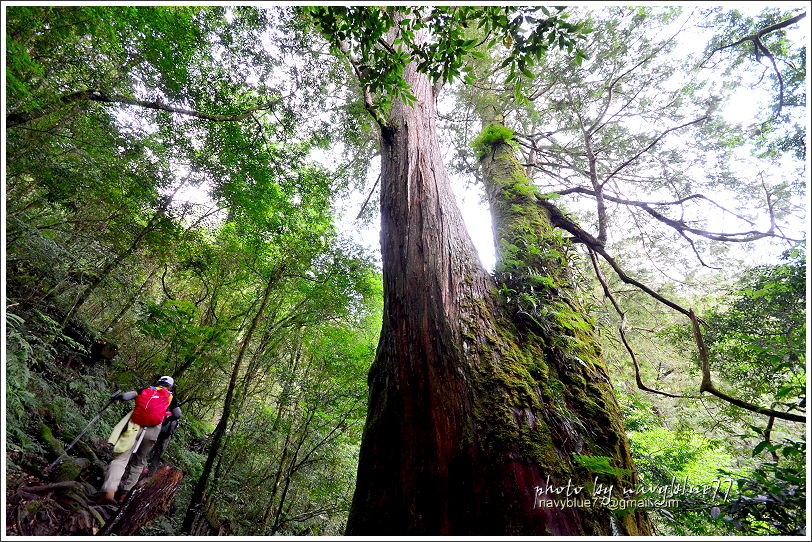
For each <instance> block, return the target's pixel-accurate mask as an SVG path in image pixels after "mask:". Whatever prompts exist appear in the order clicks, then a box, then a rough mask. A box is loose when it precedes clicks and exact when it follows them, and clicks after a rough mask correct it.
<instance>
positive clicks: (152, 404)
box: [130, 387, 172, 427]
mask: <svg viewBox="0 0 812 542" xmlns="http://www.w3.org/2000/svg"><path fill="white" fill-rule="evenodd" d="M170 401H172V392H171V391H169V390H168V389H166V388H152V387H150V388H145V389H144V390H142V391H141V393H139V394H138V397H136V398H135V410H134V411H133V415H132V418H130V420H131V421H132V422H133V423H137V424H138V425H145V426H148V427H149V426H152V425H158V424H160V423H161V422H163V421H164V418H165V417H166V410H167V409H168V408H169V403H170Z"/></svg>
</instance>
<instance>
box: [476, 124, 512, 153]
mask: <svg viewBox="0 0 812 542" xmlns="http://www.w3.org/2000/svg"><path fill="white" fill-rule="evenodd" d="M514 142H515V140H514V138H513V130H511V129H510V128H506V127H504V126H502V125H501V124H489V125H487V126H485V127H484V128H483V129H482V132H480V134H479V135H478V136H477V137H475V138H474V140H473V141H472V142H471V148H473V149H474V153H475V154H476V157H477V158H482V157H483V156H485V155H486V154H488V153H489V152H490V151H491V150H492V149H493V147H494V146H496V145H498V144H500V143H514Z"/></svg>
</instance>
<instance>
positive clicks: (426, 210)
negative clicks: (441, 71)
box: [347, 65, 650, 535]
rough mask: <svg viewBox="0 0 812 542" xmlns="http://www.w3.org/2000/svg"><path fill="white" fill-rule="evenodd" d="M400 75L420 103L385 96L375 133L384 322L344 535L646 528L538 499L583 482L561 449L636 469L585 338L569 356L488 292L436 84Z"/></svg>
mask: <svg viewBox="0 0 812 542" xmlns="http://www.w3.org/2000/svg"><path fill="white" fill-rule="evenodd" d="M406 79H407V82H408V83H409V84H410V85H411V91H412V93H413V94H414V95H415V96H416V97H417V99H418V102H417V103H416V105H415V106H414V107H409V106H405V105H403V104H402V103H398V102H396V103H395V105H394V106H393V109H392V112H391V123H390V127H388V128H384V129H383V130H382V137H381V147H382V149H381V151H382V152H381V156H382V158H381V160H382V166H381V170H382V171H381V182H382V184H381V214H382V217H381V221H382V228H381V230H382V231H381V245H382V256H383V273H384V321H383V329H382V332H381V339H380V343H379V346H378V352H377V356H376V359H375V362H374V364H373V366H372V369H371V371H370V374H369V385H370V400H369V411H368V415H367V421H366V427H365V430H364V436H363V441H362V445H361V453H360V463H359V467H358V478H357V485H356V491H355V495H354V497H353V502H352V507H351V510H350V515H349V520H348V525H347V534H351V535H437V534H448V535H520V534H521V535H544V534H549V535H579V534H590V535H608V534H613V532H620V533H628V534H635V535H636V534H649V530H650V527H649V524H648V522H647V520H646V519H645V517H644V516H643V515H642V514H627V515H625V516H623V517H622V518H618V519H617V520H614V519H610V518H611V517H612V514H611V513H610V512H609V511H608V510H605V509H586V508H575V507H573V508H563V509H555V508H547V507H542V506H539V504H540V503H539V499H537V495H536V489H535V488H536V487H537V486H541V487H544V486H546V485H547V484H548V480H549V484H550V485H556V486H566V485H567V482H568V481H569V480H571V484H572V486H591V484H592V479H593V478H594V477H595V474H594V473H593V472H591V471H589V470H588V469H587V468H585V467H582V466H580V465H579V464H577V463H576V462H575V461H574V460H573V453H578V454H581V455H592V456H608V457H610V458H612V460H613V463H612V465H613V466H615V467H620V468H626V469H631V468H632V467H631V459H630V456H629V450H628V444H627V441H626V437H625V434H624V432H623V427H622V424H621V422H620V418H619V411H618V407H617V404H616V402H615V399H614V395H613V392H612V389H611V385H610V384H609V381H608V379H607V378H606V375H605V373H604V371H603V369H602V368H601V367H600V360H599V354H598V352H597V349H596V348H594V344H589V345H588V348H586V350H587V351H588V352H589V354H590V357H589V358H588V359H586V360H579V361H574V357H572V356H570V357H568V356H567V355H566V354H567V351H566V348H564V347H561V348H557V347H556V346H555V345H556V344H558V343H561V342H562V341H557V340H556V339H557V337H545V336H543V335H540V334H539V333H538V331H537V330H533V329H530V328H529V327H528V326H527V325H525V323H524V322H521V321H519V319H518V318H517V317H516V316H515V315H514V312H512V311H511V309H510V308H509V307H507V306H505V303H504V302H503V300H502V299H501V298H499V297H498V294H497V293H496V290H497V284H496V282H495V281H494V280H493V278H492V277H491V276H490V275H489V274H488V273H487V272H486V271H485V270H484V269H483V268H482V266H481V264H480V263H479V260H478V258H477V254H476V251H475V249H474V247H473V244H472V243H471V241H470V239H469V237H468V234H467V232H466V230H465V227H464V224H463V220H462V217H461V215H460V213H459V210H458V209H457V206H456V204H455V201H454V197H453V194H452V192H451V187H450V184H449V181H448V177H447V174H446V170H445V168H444V165H443V162H442V159H441V153H440V148H439V145H438V141H437V137H436V127H435V115H436V113H435V107H434V96H433V91H432V86H431V84H430V82H429V81H428V80H427V79H426V77H425V76H423V75H421V74H418V73H416V72H415V70H414V66H413V65H411V66H408V67H407V69H406ZM497 214H498V213H497ZM580 339H581V342H583V343H588V341H589V337H588V334H587V333H581V336H580ZM548 477H549V478H548ZM633 477H634V475H633V473H632V472H629V473H628V474H625V475H623V476H620V477H618V476H612V477H608V478H607V477H605V476H604V477H603V478H602V480H603V481H605V482H610V483H611V482H613V483H614V484H615V487H616V488H618V489H617V490H618V491H619V487H620V486H623V487H628V486H629V485H630V484H632V483H633V482H634V479H633ZM621 478H622V479H621ZM586 491H588V489H585V490H584V492H586Z"/></svg>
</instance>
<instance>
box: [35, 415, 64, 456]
mask: <svg viewBox="0 0 812 542" xmlns="http://www.w3.org/2000/svg"><path fill="white" fill-rule="evenodd" d="M39 436H40V440H41V441H42V443H43V444H45V447H46V449H47V450H48V451H49V452H50V453H52V454H53V455H55V456H60V455H62V454H63V453H65V445H64V444H62V441H61V440H59V439H58V438H56V437H55V436H54V432H53V431H52V430H51V428H50V427H48V426H47V425H45V424H44V423H43V424H40V426H39Z"/></svg>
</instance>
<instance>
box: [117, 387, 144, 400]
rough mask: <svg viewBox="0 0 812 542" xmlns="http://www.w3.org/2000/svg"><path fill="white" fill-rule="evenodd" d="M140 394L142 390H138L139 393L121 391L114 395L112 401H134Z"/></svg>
mask: <svg viewBox="0 0 812 542" xmlns="http://www.w3.org/2000/svg"><path fill="white" fill-rule="evenodd" d="M140 392H141V390H137V391H121V390H118V391H117V392H116V393H114V394H113V396H112V397H111V399H113V400H115V401H132V400H133V399H135V398H136V397H138V394H139V393H140Z"/></svg>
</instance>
